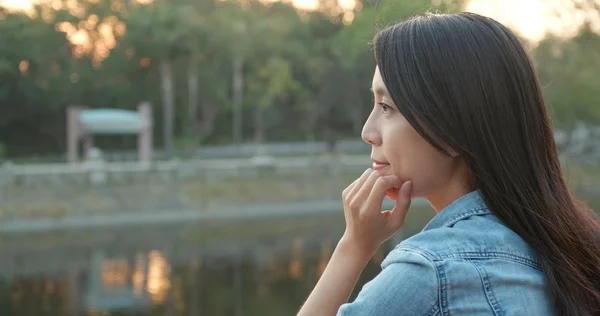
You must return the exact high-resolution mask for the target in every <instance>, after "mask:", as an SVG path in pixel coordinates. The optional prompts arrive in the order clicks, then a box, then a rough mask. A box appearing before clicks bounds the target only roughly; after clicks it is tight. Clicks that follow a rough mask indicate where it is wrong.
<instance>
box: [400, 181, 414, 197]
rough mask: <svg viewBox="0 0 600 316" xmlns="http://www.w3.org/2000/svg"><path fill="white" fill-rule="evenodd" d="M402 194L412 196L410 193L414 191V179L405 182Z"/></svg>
mask: <svg viewBox="0 0 600 316" xmlns="http://www.w3.org/2000/svg"><path fill="white" fill-rule="evenodd" d="M401 191H402V196H404V197H408V196H410V193H411V192H412V181H407V182H406V183H404V185H402V189H401Z"/></svg>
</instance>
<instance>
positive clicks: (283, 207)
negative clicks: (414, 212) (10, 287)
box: [0, 199, 428, 235]
mask: <svg viewBox="0 0 600 316" xmlns="http://www.w3.org/2000/svg"><path fill="white" fill-rule="evenodd" d="M393 205H394V204H393V202H392V201H390V200H385V201H384V203H383V207H384V208H388V209H389V208H391V207H393ZM427 205H428V204H427V202H426V201H425V200H422V199H415V200H413V202H412V206H413V207H425V206H427ZM240 207H241V206H239V207H229V208H224V209H221V210H215V209H211V210H206V211H197V210H166V211H162V212H122V213H118V214H100V215H86V216H72V217H67V218H61V219H52V218H41V219H11V220H5V221H4V220H1V221H0V234H2V235H12V234H25V233H46V232H52V231H62V230H74V229H102V228H107V227H110V228H115V227H130V226H143V225H158V224H162V225H165V224H181V223H189V222H194V223H195V224H200V223H202V222H224V221H232V222H239V221H242V220H261V219H271V218H284V217H298V216H309V215H317V216H321V215H333V214H336V213H339V214H342V208H343V206H342V202H341V200H320V201H311V202H290V203H257V204H253V205H247V206H243V208H244V210H243V211H240Z"/></svg>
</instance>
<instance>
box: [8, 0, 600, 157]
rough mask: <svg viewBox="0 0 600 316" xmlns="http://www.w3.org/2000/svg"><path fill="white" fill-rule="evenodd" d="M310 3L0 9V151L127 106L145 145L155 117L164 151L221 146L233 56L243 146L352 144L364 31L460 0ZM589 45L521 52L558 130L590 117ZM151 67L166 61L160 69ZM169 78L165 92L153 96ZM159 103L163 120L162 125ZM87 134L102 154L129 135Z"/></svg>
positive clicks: (552, 42) (17, 149)
mask: <svg viewBox="0 0 600 316" xmlns="http://www.w3.org/2000/svg"><path fill="white" fill-rule="evenodd" d="M320 2H321V3H322V5H323V6H322V10H321V11H317V12H298V11H297V10H296V9H295V8H294V7H292V6H291V5H289V3H286V2H276V3H268V4H265V3H264V2H261V1H259V0H243V1H242V0H224V1H223V0H219V1H217V0H196V1H190V0H175V1H168V2H167V1H159V0H155V1H153V2H151V3H149V4H141V3H138V2H137V1H125V0H82V1H79V2H73V1H70V0H43V1H41V2H40V3H39V5H37V6H36V8H35V12H34V14H32V15H26V14H22V13H16V12H9V11H6V10H4V9H0V20H1V21H0V43H2V44H1V45H0V109H1V110H2V115H0V142H2V143H4V144H5V145H6V149H7V150H6V155H8V156H24V155H43V154H54V153H63V152H64V147H65V110H66V107H67V106H69V105H75V104H76V105H86V106H90V107H107V106H108V107H116V108H124V109H135V108H136V106H137V104H139V103H140V102H142V101H148V102H150V103H152V104H153V108H154V121H155V134H156V135H155V138H154V139H155V146H156V147H160V146H161V142H162V140H163V137H160V136H161V135H162V132H163V128H164V126H165V124H171V125H172V126H173V127H174V128H173V133H174V137H173V138H174V139H175V141H176V142H175V143H177V144H180V146H176V147H181V146H183V147H186V146H189V147H193V146H195V145H197V144H202V143H224V142H228V141H229V140H230V139H232V124H233V123H232V120H231V115H232V111H233V109H234V107H233V104H234V102H233V99H234V91H235V89H234V87H233V78H234V64H235V63H234V60H238V61H239V60H241V61H242V69H241V76H238V79H239V78H242V79H243V87H242V95H241V98H242V102H241V104H242V115H243V116H242V122H241V125H242V131H243V137H244V141H286V140H304V139H326V138H327V139H330V138H355V139H356V138H358V133H359V132H360V129H361V127H362V124H363V123H364V120H365V118H366V116H367V114H368V112H369V111H370V108H371V106H372V104H371V98H372V97H371V93H370V92H369V89H368V88H369V85H370V80H371V76H372V73H373V70H374V66H375V64H374V60H373V52H372V49H371V46H370V42H371V41H372V39H373V36H374V35H375V33H376V31H377V30H379V29H382V28H384V27H386V26H388V25H390V24H392V23H394V22H397V21H400V20H404V19H406V18H408V17H410V16H412V15H414V14H417V13H424V12H427V11H456V10H459V9H460V8H461V6H462V4H463V1H456V0H454V1H449V0H446V1H436V2H439V3H441V4H440V5H438V6H435V5H432V1H431V0H416V1H414V0H410V1H408V0H376V1H375V0H364V1H362V2H361V3H359V5H358V6H357V7H356V8H355V9H354V10H351V11H346V12H344V11H343V10H341V9H340V8H339V7H337V5H336V1H331V0H322V1H320ZM74 4H75V6H74ZM348 17H353V20H352V23H350V24H348V21H349V20H348V19H347V18H348ZM346 24H348V25H346ZM82 36H87V40H85V39H84V40H82V39H81V38H82ZM598 45H599V44H598V35H597V34H595V33H592V32H590V31H586V32H583V33H582V34H581V35H580V36H578V37H577V38H575V39H573V40H571V41H564V40H558V39H548V40H546V41H544V42H543V43H542V44H541V45H540V46H539V47H538V49H537V50H536V52H535V56H536V62H537V65H538V69H539V71H540V78H541V80H542V83H543V84H544V85H545V86H546V87H547V88H546V89H545V93H546V96H547V98H548V101H549V104H550V105H551V107H552V110H553V114H554V117H555V121H557V124H558V126H559V127H563V126H570V125H571V124H573V122H574V121H576V120H584V121H587V122H590V123H594V124H596V123H598V122H599V121H600V110H598V108H599V107H598V106H596V105H595V100H598V97H597V96H598V93H599V91H598V87H599V86H598V85H597V84H596V83H597V82H598V79H599V78H598V76H599V75H600V71H598V68H597V67H598V66H597V65H600V61H599V59H600V57H599V56H598V52H600V46H598ZM591 47H596V48H598V49H595V48H594V49H592V48H591ZM556 51H560V52H561V53H560V54H555V52H556ZM161 64H163V66H164V65H165V64H168V65H170V67H171V69H172V76H168V71H165V69H164V67H163V68H161V67H160V65H161ZM161 70H162V71H161ZM238 71H239V69H238ZM238 75H239V73H238ZM169 86H172V87H173V89H172V94H169V93H167V92H165V91H168V90H169V88H168V87H169ZM238 96H240V95H238ZM171 108H172V113H173V118H172V120H171V119H167V120H164V119H163V115H164V114H163V113H170V111H171V110H170V109H171ZM163 109H169V111H163ZM167 127H168V126H167ZM184 135H185V138H184ZM190 137H191V138H192V139H190ZM165 139H166V138H165ZM99 143H100V145H101V146H102V147H103V148H106V149H107V150H111V149H132V147H133V144H134V143H135V142H134V141H133V140H132V139H127V140H123V138H119V137H115V138H106V139H100V140H99Z"/></svg>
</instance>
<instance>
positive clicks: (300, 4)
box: [292, 0, 319, 10]
mask: <svg viewBox="0 0 600 316" xmlns="http://www.w3.org/2000/svg"><path fill="white" fill-rule="evenodd" d="M292 3H293V4H294V6H296V8H298V9H300V10H314V9H316V8H317V6H318V5H319V0H293V1H292Z"/></svg>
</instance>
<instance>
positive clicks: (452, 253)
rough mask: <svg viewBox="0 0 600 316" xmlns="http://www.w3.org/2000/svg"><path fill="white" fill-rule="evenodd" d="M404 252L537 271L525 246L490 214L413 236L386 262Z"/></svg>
mask: <svg viewBox="0 0 600 316" xmlns="http://www.w3.org/2000/svg"><path fill="white" fill-rule="evenodd" d="M404 251H413V252H417V253H420V254H421V255H423V256H425V257H426V258H428V259H429V260H431V261H441V260H452V259H460V260H465V259H467V260H468V259H471V260H485V259H503V260H507V261H512V262H514V263H518V264H523V265H527V266H529V267H531V268H534V269H538V270H541V268H540V266H539V264H538V263H537V260H536V257H535V255H534V252H533V251H532V250H531V248H530V247H529V245H527V243H526V242H525V241H524V240H523V239H522V238H521V237H520V236H519V235H517V234H516V233H515V232H513V231H512V230H510V229H509V228H508V227H506V226H505V225H504V224H502V223H501V222H500V220H498V218H496V216H494V215H492V214H490V213H483V214H474V215H472V216H467V217H464V218H461V219H460V220H459V221H456V222H454V223H451V224H450V225H445V226H442V227H438V228H434V229H429V230H425V231H423V232H421V233H419V234H416V235H414V236H412V237H410V238H408V239H406V240H404V241H402V242H401V243H400V244H398V245H397V246H396V248H395V249H394V250H393V251H392V252H391V253H390V254H389V256H388V258H387V259H388V260H389V261H390V262H393V261H395V260H396V259H395V257H396V256H397V255H396V253H398V254H399V253H401V252H404ZM397 259H400V258H397Z"/></svg>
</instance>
